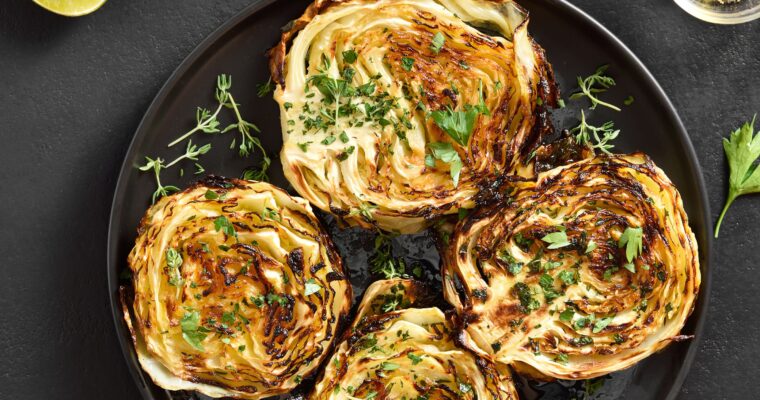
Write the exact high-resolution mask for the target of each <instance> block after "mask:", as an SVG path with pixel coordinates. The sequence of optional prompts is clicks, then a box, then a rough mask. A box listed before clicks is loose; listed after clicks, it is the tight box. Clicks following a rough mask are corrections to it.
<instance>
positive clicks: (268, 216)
mask: <svg viewBox="0 0 760 400" xmlns="http://www.w3.org/2000/svg"><path fill="white" fill-rule="evenodd" d="M261 219H263V220H272V221H281V220H282V217H280V214H279V213H278V212H277V210H275V209H272V208H269V207H267V208H265V209H264V211H262V212H261Z"/></svg>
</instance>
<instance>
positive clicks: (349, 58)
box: [343, 50, 359, 64]
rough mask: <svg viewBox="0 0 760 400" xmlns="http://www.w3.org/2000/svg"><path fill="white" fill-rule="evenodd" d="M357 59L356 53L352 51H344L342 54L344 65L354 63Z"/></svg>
mask: <svg viewBox="0 0 760 400" xmlns="http://www.w3.org/2000/svg"><path fill="white" fill-rule="evenodd" d="M358 57H359V55H358V54H356V51H354V50H346V51H344V52H343V62H344V63H346V64H353V63H355V62H356V59H357V58H358Z"/></svg>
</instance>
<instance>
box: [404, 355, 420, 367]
mask: <svg viewBox="0 0 760 400" xmlns="http://www.w3.org/2000/svg"><path fill="white" fill-rule="evenodd" d="M406 356H407V357H408V358H409V359H410V360H412V365H417V364H419V363H421V362H422V357H420V356H418V355H415V354H414V353H407V354H406Z"/></svg>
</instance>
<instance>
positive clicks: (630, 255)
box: [618, 227, 643, 263]
mask: <svg viewBox="0 0 760 400" xmlns="http://www.w3.org/2000/svg"><path fill="white" fill-rule="evenodd" d="M642 239H643V230H642V229H641V228H631V227H628V228H625V231H624V232H623V234H622V235H621V236H620V239H619V240H618V247H619V248H623V247H625V257H626V259H627V260H628V262H629V263H630V262H633V259H634V258H636V257H637V256H638V255H639V254H641V250H642V246H643V240H642Z"/></svg>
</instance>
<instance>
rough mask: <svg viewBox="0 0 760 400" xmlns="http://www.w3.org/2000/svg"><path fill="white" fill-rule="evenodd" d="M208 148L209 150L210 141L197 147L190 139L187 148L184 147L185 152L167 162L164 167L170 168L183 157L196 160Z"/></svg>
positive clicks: (183, 158) (207, 150)
mask: <svg viewBox="0 0 760 400" xmlns="http://www.w3.org/2000/svg"><path fill="white" fill-rule="evenodd" d="M209 150H211V143H207V144H204V145H203V146H201V147H200V148H199V147H198V146H196V145H194V144H193V141H192V140H189V141H188V142H187V148H186V149H185V154H183V155H181V156H179V157H177V159H176V160H174V161H172V162H170V163H169V164H167V165H166V167H165V168H171V167H172V166H174V165H175V164H177V163H178V162H180V161H182V160H185V159H187V160H191V161H198V156H200V155H203V154H206V153H208V152H209Z"/></svg>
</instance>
